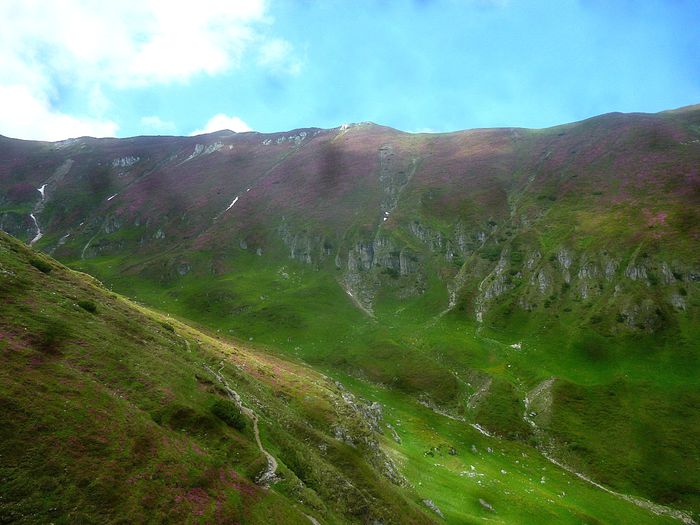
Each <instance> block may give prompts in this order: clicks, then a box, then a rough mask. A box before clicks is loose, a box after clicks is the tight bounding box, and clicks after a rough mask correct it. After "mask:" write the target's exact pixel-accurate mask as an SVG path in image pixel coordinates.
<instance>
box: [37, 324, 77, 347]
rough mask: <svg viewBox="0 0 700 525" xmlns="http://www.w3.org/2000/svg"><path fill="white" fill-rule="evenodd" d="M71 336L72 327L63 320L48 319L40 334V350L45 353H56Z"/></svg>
mask: <svg viewBox="0 0 700 525" xmlns="http://www.w3.org/2000/svg"><path fill="white" fill-rule="evenodd" d="M69 336H70V327H69V326H68V324H66V322H65V321H63V320H61V319H48V320H47V321H46V323H45V324H44V326H43V330H42V331H41V332H40V333H39V348H40V349H41V350H43V351H44V352H56V351H58V349H59V347H60V346H61V344H62V343H63V342H64V341H65V340H66V339H68V337H69Z"/></svg>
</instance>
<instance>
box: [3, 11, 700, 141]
mask: <svg viewBox="0 0 700 525" xmlns="http://www.w3.org/2000/svg"><path fill="white" fill-rule="evenodd" d="M193 6H196V7H193ZM0 17H2V19H3V20H4V21H5V23H4V29H3V32H2V34H0V71H1V73H0V100H2V101H3V102H2V103H0V134H3V135H8V136H14V137H18V138H36V139H47V140H57V139H62V138H67V137H72V136H79V135H94V136H114V135H116V136H122V137H123V136H131V135H138V134H182V135H187V134H192V133H196V132H201V131H211V130H214V129H219V128H226V127H228V128H232V129H234V130H237V131H243V130H246V129H254V130H258V131H279V130H287V129H293V128H298V127H309V126H319V127H334V126H338V125H340V124H342V123H344V122H359V121H366V120H369V121H374V122H377V123H380V124H385V125H388V126H392V127H396V128H399V129H403V130H406V131H450V130H457V129H466V128H474V127H493V126H524V127H545V126H550V125H556V124H560V123H565V122H570V121H575V120H580V119H583V118H587V117H590V116H593V115H597V114H600V113H605V112H609V111H646V112H654V111H660V110H664V109H671V108H675V107H679V106H683V105H689V104H696V103H699V102H700V31H699V30H698V29H697V27H698V23H699V22H700V2H697V1H695V0H688V1H683V0H677V1H674V0H659V1H651V0H638V1H626V0H616V1H608V0H550V1H538V0H530V1H528V0H520V1H518V0H432V1H431V0H422V1H418V0H414V1H409V0H405V1H398V0H375V1H370V0H352V1H350V0H346V1H340V0H336V1H334V0H325V1H321V0H267V1H265V0H245V1H243V2H236V1H232V0H199V1H198V2H197V3H196V4H190V3H187V4H186V3H185V2H175V1H165V0H122V1H120V2H112V3H106V2H99V1H97V0H65V1H64V2H63V3H60V4H59V3H58V2H55V1H53V2H52V1H48V2H44V3H28V2H24V1H22V0H4V1H3V2H1V3H0ZM6 28H7V29H6Z"/></svg>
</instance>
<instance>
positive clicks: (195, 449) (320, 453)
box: [0, 234, 675, 524]
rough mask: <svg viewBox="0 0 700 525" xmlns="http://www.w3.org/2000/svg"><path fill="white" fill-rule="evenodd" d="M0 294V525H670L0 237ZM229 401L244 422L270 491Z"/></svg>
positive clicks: (428, 416) (396, 395)
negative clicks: (236, 399) (272, 466)
mask: <svg viewBox="0 0 700 525" xmlns="http://www.w3.org/2000/svg"><path fill="white" fill-rule="evenodd" d="M0 296H1V297H0V298H1V300H2V304H3V308H2V310H1V311H0V333H1V335H2V339H0V359H1V360H2V367H1V368H0V370H1V371H0V373H1V374H2V375H1V380H0V423H1V424H0V432H1V433H2V434H1V436H0V437H1V438H2V439H0V479H1V480H2V487H3V491H2V499H0V516H2V521H3V522H7V523H15V522H19V523H36V522H53V523H77V522H80V523H127V522H128V523H133V522H154V521H157V522H173V523H309V522H312V520H311V518H313V519H314V520H316V521H317V522H318V523H367V522H373V521H375V520H376V521H379V522H383V523H409V524H410V523H421V524H422V523H429V522H431V521H435V522H443V521H444V522H446V523H455V524H457V523H478V522H482V521H483V522H490V523H493V522H495V523H523V522H530V523H535V522H536V523H572V524H573V523H582V522H583V523H620V522H634V523H673V522H674V521H675V520H674V519H673V518H672V517H670V516H668V515H667V514H666V513H667V512H669V511H667V510H666V509H659V508H653V509H652V511H650V510H649V509H647V508H645V506H648V505H649V504H648V503H645V502H641V506H640V505H639V504H635V503H634V502H632V501H630V500H629V499H625V498H624V497H620V496H618V495H613V494H610V493H608V492H605V491H603V490H600V489H599V488H596V487H595V486H593V485H591V484H590V483H587V482H585V481H584V480H582V479H580V478H579V477H577V476H575V475H573V474H570V473H569V472H568V471H566V470H563V469H561V468H559V467H557V466H556V465H553V464H552V463H551V462H549V461H547V460H546V458H545V457H544V456H542V455H541V454H540V453H539V452H538V451H537V450H536V449H534V448H532V447H530V446H528V445H526V444H522V443H519V442H517V441H512V440H508V439H503V438H498V437H490V436H487V435H485V434H484V433H483V432H482V431H480V430H478V429H476V428H475V427H473V426H470V425H468V424H467V423H466V422H465V421H462V420H460V418H454V417H452V416H450V417H447V416H444V415H440V414H438V413H436V412H435V411H433V410H432V409H430V408H429V407H426V406H423V405H421V404H420V403H418V402H417V401H416V400H415V398H414V397H412V396H409V395H406V394H402V393H400V391H397V390H395V389H389V388H386V387H378V386H377V383H376V382H372V381H358V380H357V379H355V378H353V377H350V376H347V375H345V374H339V373H337V372H334V371H333V370H329V373H332V374H334V375H335V380H336V381H337V380H340V381H342V383H343V384H344V385H345V386H341V384H340V383H337V382H336V381H334V380H332V379H330V378H328V377H327V376H324V375H322V374H320V373H318V372H315V371H313V370H311V369H309V368H308V367H306V366H302V365H300V364H295V363H292V362H290V361H286V360H281V359H279V358H277V357H274V356H273V355H271V354H268V353H266V352H264V351H261V350H252V349H250V348H247V347H246V346H242V345H239V344H231V343H229V342H227V341H224V340H222V339H219V338H215V337H211V336H209V335H207V334H206V333H204V332H201V331H198V330H195V329H193V328H190V327H189V326H187V325H185V324H183V323H181V322H179V321H176V320H174V319H172V318H169V317H164V316H163V315H161V314H158V313H156V312H153V311H151V310H148V309H145V308H143V307H141V306H139V305H137V304H135V303H131V302H130V301H128V300H126V299H124V298H123V297H121V296H118V295H116V294H113V293H111V292H108V291H107V290H105V289H104V288H103V287H102V286H101V285H100V283H99V282H97V281H95V280H94V279H92V278H90V277H89V276H87V275H85V274H79V273H75V272H73V271H71V270H68V269H67V268H65V267H63V266H62V265H60V264H58V263H57V262H55V261H54V260H52V259H50V258H48V257H46V256H44V255H42V254H39V253H37V252H34V251H33V250H31V249H29V248H27V247H26V246H24V245H23V244H21V243H20V242H18V241H16V240H14V239H12V238H10V237H9V236H7V235H5V234H0ZM219 371H220V372H219ZM218 373H220V374H221V378H222V379H223V380H224V381H225V384H224V383H221V382H220V381H219V378H218V376H217V374H218ZM227 387H230V388H232V389H234V390H235V391H236V392H237V393H239V395H240V396H241V399H242V402H243V404H244V406H245V407H247V408H249V409H252V410H253V411H254V412H255V414H256V415H257V417H258V418H259V429H260V435H261V440H262V445H263V446H264V448H265V450H266V451H267V452H268V453H270V454H271V455H272V456H273V457H274V458H276V461H277V463H278V468H277V477H278V479H277V481H276V482H275V483H273V484H272V485H271V486H270V488H265V487H263V486H260V485H259V484H257V483H256V479H257V478H258V476H259V475H260V473H261V472H263V471H264V470H265V468H266V466H267V464H268V463H267V461H266V458H265V456H264V455H263V453H262V452H261V450H260V449H259V447H258V446H257V444H256V441H255V436H254V432H253V431H254V428H253V424H252V421H251V420H250V419H245V418H243V419H241V418H242V416H241V414H240V412H238V411H237V409H236V407H235V405H233V404H232V403H231V401H230V400H229V396H228V395H227V390H226V388H227ZM353 393H354V394H353ZM372 403H376V404H372ZM377 407H378V408H377ZM241 420H243V421H245V426H241V424H240V422H241ZM310 517H311V518H310Z"/></svg>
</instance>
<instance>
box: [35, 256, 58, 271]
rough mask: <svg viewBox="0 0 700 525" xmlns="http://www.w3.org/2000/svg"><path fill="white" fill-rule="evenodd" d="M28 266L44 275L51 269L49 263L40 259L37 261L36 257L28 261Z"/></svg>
mask: <svg viewBox="0 0 700 525" xmlns="http://www.w3.org/2000/svg"><path fill="white" fill-rule="evenodd" d="M29 264H31V265H32V266H33V267H34V268H36V269H37V270H39V271H40V272H44V273H49V272H51V270H52V269H53V267H52V266H51V265H50V264H49V263H47V262H46V261H44V260H42V259H39V258H38V257H32V258H31V259H29Z"/></svg>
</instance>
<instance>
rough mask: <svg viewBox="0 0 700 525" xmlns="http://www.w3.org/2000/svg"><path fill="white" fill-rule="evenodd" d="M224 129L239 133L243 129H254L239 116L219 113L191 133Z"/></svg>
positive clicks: (200, 133) (197, 133)
mask: <svg viewBox="0 0 700 525" xmlns="http://www.w3.org/2000/svg"><path fill="white" fill-rule="evenodd" d="M222 129H230V130H231V131H236V132H238V133H240V132H243V131H253V128H251V127H250V126H249V125H248V124H246V123H245V122H244V121H243V120H241V119H240V118H239V117H235V116H231V117H229V116H227V115H224V114H223V113H219V114H218V115H214V116H213V117H212V118H210V119H209V120H208V121H207V123H206V124H205V125H204V127H203V128H202V129H197V130H195V131H193V132H192V133H190V136H193V135H202V134H204V133H213V132H214V131H221V130H222Z"/></svg>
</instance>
